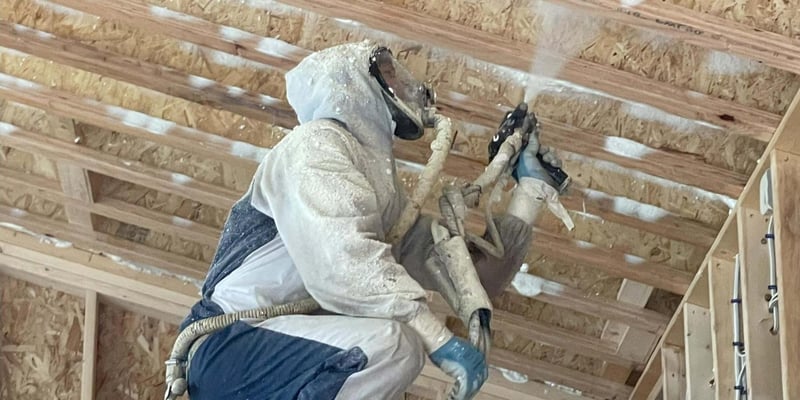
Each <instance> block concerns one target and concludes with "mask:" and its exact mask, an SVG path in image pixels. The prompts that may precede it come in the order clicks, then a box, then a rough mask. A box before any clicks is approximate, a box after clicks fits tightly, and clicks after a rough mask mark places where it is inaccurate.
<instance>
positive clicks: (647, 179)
mask: <svg viewBox="0 0 800 400" xmlns="http://www.w3.org/2000/svg"><path fill="white" fill-rule="evenodd" d="M560 155H561V158H562V159H563V160H564V161H568V160H569V161H573V162H578V163H582V164H589V165H592V168H595V169H597V170H601V171H609V172H612V173H616V172H617V171H619V169H620V167H619V165H617V164H614V163H612V162H608V161H602V160H595V159H590V158H588V157H585V156H582V155H579V154H575V153H570V152H566V151H565V152H561V154H560ZM626 174H627V175H629V176H630V179H631V180H633V181H634V182H640V183H641V184H642V186H644V185H645V183H650V184H653V185H656V186H661V187H663V188H665V189H667V190H674V191H685V192H689V193H690V194H691V196H692V197H694V198H695V200H700V199H702V200H704V201H707V202H711V203H717V204H721V205H724V206H725V207H726V208H728V209H732V208H733V207H734V206H735V205H736V199H733V198H731V197H728V196H725V195H721V194H716V193H711V192H709V191H706V190H703V189H700V188H697V187H694V186H689V185H685V184H682V183H676V182H673V181H670V180H667V179H664V178H659V177H657V176H653V175H649V174H646V173H644V172H641V171H635V170H631V171H626ZM645 212H652V213H653V215H654V216H657V215H658V214H659V213H660V212H659V211H657V210H647V211H645Z"/></svg>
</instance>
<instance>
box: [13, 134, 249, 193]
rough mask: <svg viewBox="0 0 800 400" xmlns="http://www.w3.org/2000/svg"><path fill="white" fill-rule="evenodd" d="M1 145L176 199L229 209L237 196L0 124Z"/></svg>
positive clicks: (210, 186)
mask: <svg viewBox="0 0 800 400" xmlns="http://www.w3.org/2000/svg"><path fill="white" fill-rule="evenodd" d="M0 144H4V145H6V146H10V147H14V148H18V149H20V150H23V151H27V152H30V153H35V154H39V155H41V156H43V157H46V158H50V159H54V160H59V161H66V162H70V163H73V164H75V165H78V166H81V167H83V168H85V169H88V170H91V171H94V172H97V173H100V174H103V175H107V176H112V177H114V178H117V179H121V180H124V181H128V182H132V183H136V184H137V185H142V186H146V187H149V188H152V189H156V190H160V191H163V192H166V193H171V194H176V195H179V196H183V197H187V198H192V199H203V201H202V203H203V204H208V205H211V206H214V207H219V208H224V209H227V208H230V206H231V205H232V204H233V203H234V201H235V200H236V199H238V197H239V195H240V193H238V192H236V191H234V190H232V189H227V188H223V187H221V186H217V185H212V184H210V183H206V182H202V181H199V180H197V179H194V178H191V177H189V176H186V175H183V174H179V173H175V172H169V171H166V170H163V169H160V168H156V167H152V166H149V165H146V164H144V163H141V162H138V161H128V160H123V159H121V158H119V157H115V156H113V155H111V154H108V153H104V152H101V151H97V150H93V149H91V148H88V147H85V146H80V145H72V146H70V145H68V144H66V143H64V142H62V141H60V140H58V139H52V138H48V137H46V136H43V135H37V134H35V133H32V132H28V131H25V130H24V129H20V128H19V127H16V126H14V125H11V124H8V123H5V122H0Z"/></svg>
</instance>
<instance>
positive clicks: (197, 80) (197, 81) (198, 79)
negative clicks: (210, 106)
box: [188, 75, 216, 89]
mask: <svg viewBox="0 0 800 400" xmlns="http://www.w3.org/2000/svg"><path fill="white" fill-rule="evenodd" d="M188 81H189V86H191V87H193V88H195V89H206V88H210V87H212V86H214V85H215V84H216V82H215V81H214V80H212V79H208V78H203V77H202V76H197V75H189V78H188Z"/></svg>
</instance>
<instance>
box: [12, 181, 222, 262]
mask: <svg viewBox="0 0 800 400" xmlns="http://www.w3.org/2000/svg"><path fill="white" fill-rule="evenodd" d="M0 184H2V185H3V186H5V187H9V188H14V189H16V190H22V191H24V192H27V193H30V194H32V195H34V196H37V197H40V198H42V199H45V200H48V201H52V202H54V203H59V204H62V205H64V206H65V207H73V208H77V209H80V210H82V211H85V212H87V213H92V214H97V215H101V216H103V217H106V218H111V219H114V220H117V221H120V222H124V223H126V224H131V225H136V226H141V227H142V228H147V229H150V230H153V231H157V232H161V233H165V234H170V235H177V236H178V237H180V238H183V239H186V240H191V241H194V242H197V243H200V244H204V245H206V246H209V247H211V248H216V246H217V243H218V239H217V238H218V236H219V229H217V228H214V227H211V226H208V225H203V224H200V223H197V222H193V221H191V220H188V219H185V218H181V217H178V216H174V215H167V214H165V213H161V212H158V211H154V210H150V209H147V208H145V207H140V206H137V205H135V204H131V203H128V202H125V201H121V200H117V199H113V198H110V197H101V198H99V199H98V200H97V201H96V202H94V203H89V204H87V203H82V202H79V201H77V200H75V199H72V198H70V197H69V196H65V195H64V194H63V193H61V191H60V190H59V189H58V185H57V184H56V182H53V181H51V180H49V179H45V178H42V177H37V176H33V175H30V174H25V173H23V172H19V171H16V170H13V169H9V168H5V167H0Z"/></svg>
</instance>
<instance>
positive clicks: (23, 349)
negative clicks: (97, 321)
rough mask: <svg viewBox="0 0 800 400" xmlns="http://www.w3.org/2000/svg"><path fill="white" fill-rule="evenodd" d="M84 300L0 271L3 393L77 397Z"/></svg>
mask: <svg viewBox="0 0 800 400" xmlns="http://www.w3.org/2000/svg"><path fill="white" fill-rule="evenodd" d="M83 319H84V305H83V299H81V298H79V297H75V296H70V295H67V294H64V293H62V292H59V291H56V290H53V289H47V288H43V287H39V286H35V285H31V284H28V283H26V282H23V281H19V280H15V279H11V278H8V277H6V276H4V275H0V330H2V333H3V335H2V337H0V398H2V399H16V400H41V399H64V400H78V399H79V398H80V386H81V360H82V351H83Z"/></svg>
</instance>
